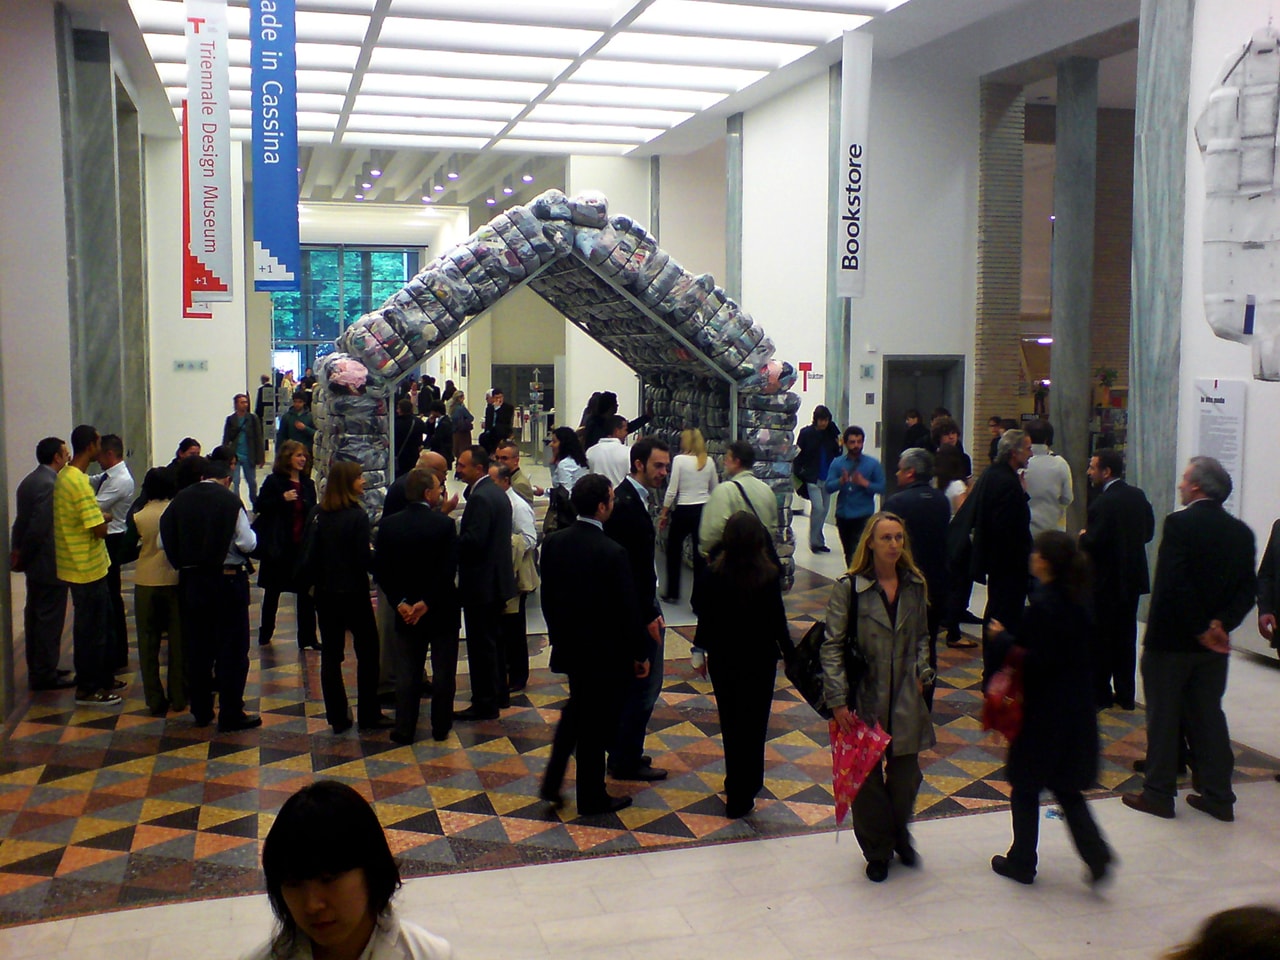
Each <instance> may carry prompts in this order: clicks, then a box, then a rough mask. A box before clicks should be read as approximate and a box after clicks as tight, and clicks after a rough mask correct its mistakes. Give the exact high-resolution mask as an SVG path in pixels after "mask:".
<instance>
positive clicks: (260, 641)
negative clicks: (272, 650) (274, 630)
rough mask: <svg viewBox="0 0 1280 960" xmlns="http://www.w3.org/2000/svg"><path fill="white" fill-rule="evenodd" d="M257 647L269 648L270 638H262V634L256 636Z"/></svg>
mask: <svg viewBox="0 0 1280 960" xmlns="http://www.w3.org/2000/svg"><path fill="white" fill-rule="evenodd" d="M258 646H260V647H269V646H271V638H270V637H264V636H263V635H262V634H258Z"/></svg>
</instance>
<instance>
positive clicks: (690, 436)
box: [588, 418, 720, 667]
mask: <svg viewBox="0 0 1280 960" xmlns="http://www.w3.org/2000/svg"><path fill="white" fill-rule="evenodd" d="M619 419H621V418H619ZM605 443H606V441H605V440H601V441H600V442H599V443H597V444H596V445H595V446H594V447H592V448H591V450H592V451H594V450H599V449H600V448H601V447H603V446H604V445H605ZM588 456H590V451H589V452H588ZM719 482H720V480H719V477H718V476H717V475H716V465H715V461H713V460H712V459H711V458H710V457H709V456H708V455H707V441H706V440H705V439H703V436H702V431H701V430H699V429H698V428H697V427H690V428H689V429H687V430H682V431H681V432H680V452H679V453H678V454H676V456H675V458H674V459H673V460H672V461H671V480H670V481H669V482H668V483H667V493H666V496H665V497H663V501H662V511H661V512H660V513H659V514H658V527H659V529H662V528H666V530H667V584H666V592H665V593H664V594H663V596H662V599H663V600H665V601H667V602H668V603H676V602H678V601H679V599H680V568H681V567H682V566H683V565H684V541H685V538H686V537H689V538H692V540H693V569H694V576H695V577H696V576H697V571H698V570H699V569H700V568H701V566H702V552H701V551H700V550H699V548H698V528H699V526H701V524H702V510H703V508H704V507H705V506H706V504H707V501H708V500H710V499H711V494H712V493H713V492H714V491H715V489H716V485H717V484H718V483H719ZM696 666H697V665H696V664H695V667H696Z"/></svg>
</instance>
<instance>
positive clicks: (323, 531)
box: [308, 461, 392, 733]
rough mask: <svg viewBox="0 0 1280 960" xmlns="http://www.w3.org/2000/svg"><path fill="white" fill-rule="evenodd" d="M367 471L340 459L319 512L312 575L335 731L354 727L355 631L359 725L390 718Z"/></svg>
mask: <svg viewBox="0 0 1280 960" xmlns="http://www.w3.org/2000/svg"><path fill="white" fill-rule="evenodd" d="M363 494H364V471H363V470H362V469H361V466H360V464H358V463H349V462H347V461H338V462H336V463H334V464H333V465H332V466H330V468H329V476H328V478H327V479H326V480H325V485H324V496H323V497H322V498H321V500H320V509H319V514H318V516H317V517H316V529H315V541H314V545H313V547H312V549H311V552H310V557H309V560H310V563H309V567H310V569H309V571H308V572H309V574H310V576H309V580H310V582H311V583H313V584H314V585H315V601H316V617H317V619H318V620H319V621H320V689H321V691H322V692H323V694H324V713H325V719H326V720H328V721H329V725H330V726H332V727H333V732H334V733H345V732H346V731H347V730H349V729H350V728H351V724H352V718H351V709H350V707H349V706H348V705H347V691H346V688H345V687H344V686H343V683H342V661H343V658H344V656H345V651H346V645H347V631H348V630H350V631H351V645H352V647H353V648H354V649H355V653H356V694H357V700H356V711H357V716H358V717H359V721H360V729H361V730H383V729H386V728H388V727H390V726H391V725H392V724H391V720H390V719H388V718H387V717H385V716H383V714H382V711H381V709H380V708H379V706H378V625H377V623H376V621H375V620H374V618H373V604H372V603H371V602H370V600H369V564H370V561H371V559H372V550H371V549H370V527H369V515H368V514H367V513H365V510H364V504H363V503H362V502H361V500H360V497H361V496H362V495H363Z"/></svg>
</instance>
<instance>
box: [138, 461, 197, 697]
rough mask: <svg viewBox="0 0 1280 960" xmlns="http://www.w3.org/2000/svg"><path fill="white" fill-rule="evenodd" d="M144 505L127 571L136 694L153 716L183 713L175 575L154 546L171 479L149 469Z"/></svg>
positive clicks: (183, 657) (182, 644)
mask: <svg viewBox="0 0 1280 960" xmlns="http://www.w3.org/2000/svg"><path fill="white" fill-rule="evenodd" d="M142 493H143V496H145V497H146V500H147V502H146V504H145V505H144V506H143V507H142V509H140V510H138V512H137V513H135V514H134V515H133V521H132V522H133V527H134V529H135V530H136V531H137V557H138V559H137V562H136V563H135V565H134V570H133V583H134V587H133V615H134V620H135V624H136V626H137V633H138V667H139V672H140V673H141V674H142V694H143V696H144V697H145V698H146V701H147V709H148V710H150V711H151V715H152V716H153V717H163V716H164V715H165V714H167V713H168V712H169V711H170V710H171V709H172V710H177V711H178V712H179V713H185V712H186V709H187V678H186V669H187V646H186V641H185V640H184V639H183V636H182V612H181V610H180V609H179V591H178V579H179V578H178V571H177V570H175V569H174V567H173V564H171V563H170V562H169V558H168V557H167V556H166V555H165V552H164V550H163V549H162V548H161V546H160V519H161V517H163V516H164V512H165V511H166V510H167V509H169V504H170V502H171V501H172V500H173V498H174V497H175V496H177V493H178V485H177V483H175V482H174V479H173V474H172V473H170V472H169V470H168V469H166V468H165V467H152V468H151V469H150V470H148V471H147V472H146V474H145V475H144V476H143V478H142ZM165 636H167V637H168V640H169V643H168V649H169V658H168V670H167V671H166V672H165V678H164V680H163V681H161V679H160V645H161V639H162V638H163V637H165Z"/></svg>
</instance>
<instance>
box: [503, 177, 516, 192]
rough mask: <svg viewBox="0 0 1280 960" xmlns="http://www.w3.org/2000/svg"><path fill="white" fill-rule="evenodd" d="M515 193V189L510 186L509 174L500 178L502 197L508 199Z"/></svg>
mask: <svg viewBox="0 0 1280 960" xmlns="http://www.w3.org/2000/svg"><path fill="white" fill-rule="evenodd" d="M515 192H516V188H515V187H514V186H512V184H511V174H507V175H506V176H505V177H503V178H502V195H503V196H505V197H509V196H511V195H512V194H513V193H515Z"/></svg>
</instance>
